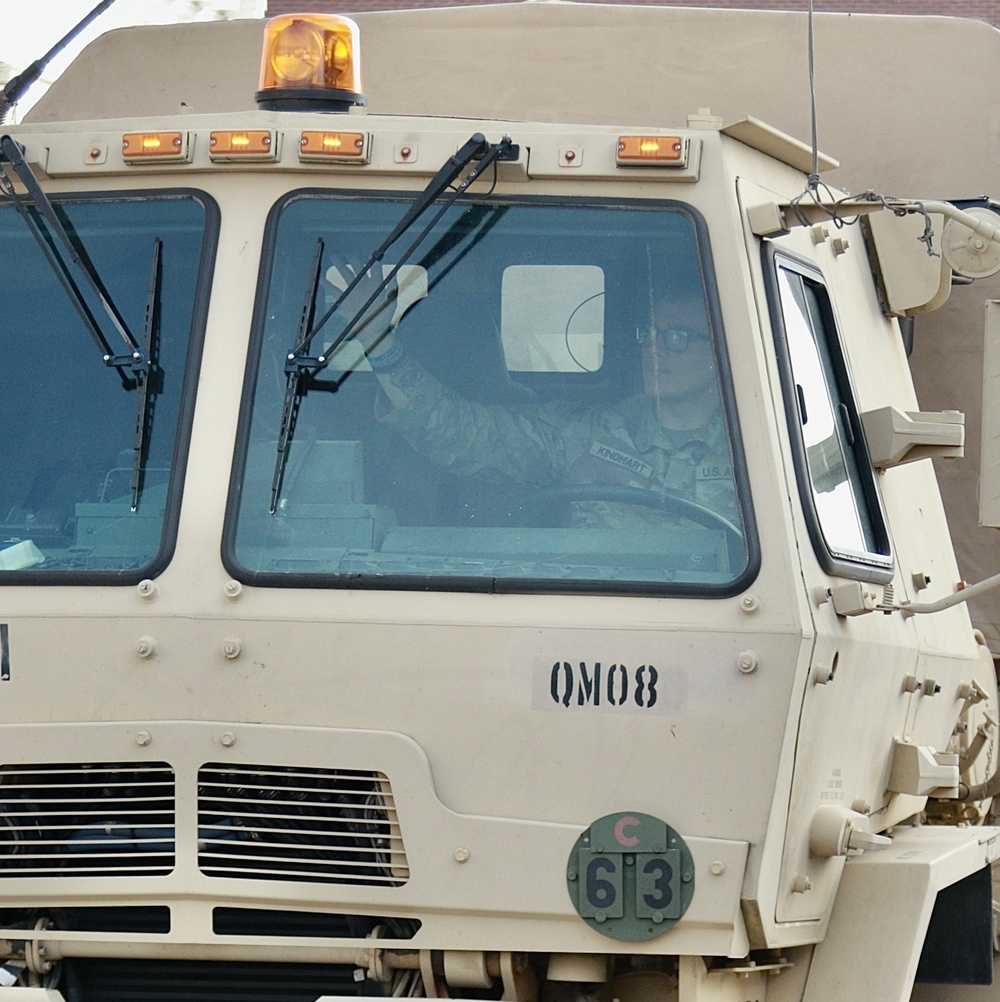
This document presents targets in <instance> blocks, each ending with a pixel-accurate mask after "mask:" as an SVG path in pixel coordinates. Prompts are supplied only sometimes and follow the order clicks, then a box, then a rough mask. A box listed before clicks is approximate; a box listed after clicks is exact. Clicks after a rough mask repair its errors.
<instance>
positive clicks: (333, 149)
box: [299, 132, 368, 164]
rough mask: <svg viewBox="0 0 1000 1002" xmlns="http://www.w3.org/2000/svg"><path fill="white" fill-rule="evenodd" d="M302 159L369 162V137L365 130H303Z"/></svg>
mask: <svg viewBox="0 0 1000 1002" xmlns="http://www.w3.org/2000/svg"><path fill="white" fill-rule="evenodd" d="M299 159H300V160H332V161H340V162H344V163H362V164H366V163H368V137H367V136H366V135H365V134H364V133H363V132H303V133H302V138H301V140H300V141H299Z"/></svg>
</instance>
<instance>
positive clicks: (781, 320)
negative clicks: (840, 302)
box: [774, 256, 892, 580]
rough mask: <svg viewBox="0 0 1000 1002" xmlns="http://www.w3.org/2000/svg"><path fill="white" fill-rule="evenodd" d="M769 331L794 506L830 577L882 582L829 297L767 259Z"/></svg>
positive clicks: (884, 558) (864, 456) (863, 460)
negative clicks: (772, 285)
mask: <svg viewBox="0 0 1000 1002" xmlns="http://www.w3.org/2000/svg"><path fill="white" fill-rule="evenodd" d="M774 268H775V279H776V285H777V297H776V298H777V303H776V309H775V313H776V314H777V315H776V317H775V321H776V323H775V330H776V335H777V337H778V349H779V354H780V355H782V356H783V362H784V372H783V380H784V390H785V407H786V410H787V413H788V421H789V429H790V432H791V436H792V443H793V446H794V447H795V448H796V461H797V462H796V465H797V471H796V472H797V475H798V479H799V489H800V493H801V496H802V502H803V505H804V506H805V509H806V513H807V516H808V517H809V520H810V532H811V533H812V536H813V543H814V545H815V547H816V550H817V555H818V556H819V558H820V561H821V563H822V564H823V565H824V567H825V569H826V570H827V571H828V572H829V573H831V574H843V575H847V576H850V577H856V578H863V579H869V580H888V579H889V578H890V577H891V574H892V549H891V545H890V542H889V537H888V532H887V530H886V526H885V519H884V516H883V514H882V507H881V503H880V500H879V496H878V491H877V489H876V485H875V475H874V471H873V470H872V467H871V463H870V461H869V459H868V453H867V448H866V446H865V441H864V436H863V433H862V431H861V421H860V418H859V415H858V410H857V407H856V404H855V401H854V394H853V391H852V389H851V383H850V377H849V373H848V369H847V364H846V360H845V357H844V354H843V350H842V348H841V344H840V339H839V337H838V334H837V326H836V321H835V319H834V313H833V306H832V303H831V301H830V294H829V292H828V290H827V288H826V286H825V285H824V283H823V281H822V278H821V276H820V275H819V274H818V273H816V272H813V271H812V270H811V269H809V268H807V267H806V266H804V265H801V264H799V263H797V262H794V261H792V260H789V259H786V258H783V257H781V256H776V257H775V259H774Z"/></svg>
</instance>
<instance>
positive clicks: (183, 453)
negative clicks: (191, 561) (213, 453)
mask: <svg viewBox="0 0 1000 1002" xmlns="http://www.w3.org/2000/svg"><path fill="white" fill-rule="evenodd" d="M49 197H50V199H51V201H52V203H53V204H54V205H56V206H59V205H60V204H64V203H72V202H158V201H166V200H180V199H186V200H188V199H189V200H193V201H195V202H196V203H198V204H199V205H200V206H201V208H202V211H203V212H204V230H203V233H202V238H201V254H200V259H199V262H198V275H199V278H198V282H197V284H196V286H195V290H194V298H193V301H192V304H191V324H190V331H189V336H188V344H187V355H186V358H185V367H184V378H183V381H182V383H181V387H180V390H179V393H178V405H177V426H176V434H175V439H174V447H173V452H172V455H171V466H170V480H169V483H168V487H167V497H166V503H165V506H164V512H163V522H162V526H161V532H160V546H159V548H158V549H157V551H156V554H155V555H154V556H153V558H152V560H150V561H149V562H148V563H145V564H143V565H142V566H140V567H136V568H125V569H120V570H87V569H83V570H72V569H71V570H66V569H61V570H46V569H44V568H29V569H24V570H4V571H0V587H4V586H10V585H18V586H20V585H29V586H31V587H47V586H64V585H77V586H99V585H134V584H138V583H139V582H140V581H143V580H145V579H147V578H155V577H158V576H159V575H160V574H162V573H163V571H164V570H166V568H167V567H168V566H169V564H170V562H171V560H172V559H173V556H174V553H175V551H176V548H177V538H178V527H179V523H180V513H181V502H182V499H183V496H184V485H185V482H186V477H187V464H188V456H189V454H190V446H191V434H192V427H193V422H194V413H195V404H196V397H197V392H198V386H199V383H200V380H201V365H202V357H203V354H204V345H205V333H206V327H207V321H208V309H209V304H210V302H211V297H212V286H213V283H214V278H215V262H216V257H217V254H218V246H219V232H220V229H221V212H220V209H219V205H218V202H216V200H215V199H214V198H213V197H212V196H211V195H210V194H209V193H208V192H206V191H203V190H201V189H200V188H186V187H185V188H150V189H138V190H136V189H125V190H104V191H74V192H60V193H58V194H52V195H50V196H49ZM10 211H11V212H13V211H14V209H13V207H11V209H10ZM53 281H54V282H55V281H56V280H55V277H54V276H53ZM60 294H64V293H60ZM79 334H80V337H81V338H85V337H87V336H88V335H87V332H86V330H84V329H83V327H82V326H81V328H80V331H79ZM99 361H100V360H99V358H97V356H96V349H95V363H94V364H95V365H97V364H98V363H99Z"/></svg>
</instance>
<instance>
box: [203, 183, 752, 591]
mask: <svg viewBox="0 0 1000 1002" xmlns="http://www.w3.org/2000/svg"><path fill="white" fill-rule="evenodd" d="M415 195H416V193H415V192H400V191H399V190H398V189H388V190H386V189H371V190H369V189H344V188H341V189H330V188H315V187H309V188H298V189H294V190H290V191H287V192H285V193H283V194H282V195H281V196H280V197H279V198H278V199H277V200H276V201H275V203H274V204H273V205H272V206H271V208H270V210H269V212H268V216H267V221H266V224H265V229H264V237H263V241H262V248H261V258H260V266H259V270H258V280H257V295H256V299H255V302H254V309H253V318H252V321H251V331H250V341H249V347H248V352H247V361H246V370H245V374H244V381H243V391H242V397H241V403H240V411H239V419H238V425H237V432H236V444H235V449H234V456H233V466H232V471H231V476H230V483H229V492H228V497H227V503H226V516H225V525H224V529H223V538H222V562H223V565H224V566H225V568H226V571H227V573H228V574H230V576H232V577H233V578H234V579H235V580H237V581H240V582H241V583H244V584H247V585H252V586H255V587H277V588H314V589H317V588H318V589H334V590H343V589H364V590H379V591H388V590H392V591H431V592H443V593H449V592H467V593H487V594H493V593H500V594H552V595H565V594H592V595H609V596H611V595H628V596H644V595H646V596H649V595H652V596H657V597H686V598H692V597H695V598H715V599H720V598H729V597H732V596H733V595H737V594H740V593H741V592H743V591H745V590H746V588H747V587H748V586H749V585H750V583H751V582H752V581H753V580H754V579H755V578H756V577H757V575H758V573H759V571H760V562H761V555H760V542H759V534H758V532H757V526H756V519H755V514H754V507H753V499H752V496H751V493H750V478H749V472H748V467H747V463H746V454H745V449H744V446H743V439H742V434H741V429H740V423H739V418H738V414H737V409H736V400H735V389H734V386H733V380H732V369H731V366H730V361H729V355H728V349H727V340H726V334H725V328H724V326H723V322H722V313H721V307H720V304H719V292H718V285H717V282H716V278H715V268H714V262H713V257H712V252H711V244H710V241H709V232H708V226H707V224H706V222H705V219H704V217H703V216H702V215H701V213H700V212H698V210H697V209H695V208H694V207H693V206H692V205H690V204H688V203H686V202H680V201H677V200H675V199H626V198H581V197H579V196H557V195H513V196H506V195H503V196H501V195H491V196H480V197H478V198H468V199H466V200H463V201H464V202H467V203H473V202H477V201H478V202H482V203H487V204H493V205H497V204H500V205H511V206H514V205H537V206H566V207H573V206H576V207H580V208H622V209H628V210H639V211H675V212H680V213H682V214H684V215H685V216H686V217H687V218H688V219H689V220H690V222H691V225H692V228H693V231H694V235H695V240H696V245H697V248H698V251H699V265H700V269H701V274H702V278H703V282H704V289H705V299H706V307H707V310H708V316H709V322H710V325H711V329H712V336H713V337H712V340H713V346H714V349H715V353H716V369H717V373H718V378H719V381H720V398H721V404H722V411H723V416H724V420H725V423H726V428H727V431H728V435H729V439H730V446H731V450H732V461H733V479H734V484H735V487H736V493H737V501H738V503H739V505H740V511H741V514H742V516H743V523H744V529H745V539H744V543H745V546H746V557H747V559H746V565H745V566H744V568H743V569H742V571H741V572H740V573H739V574H738V575H737V576H735V577H734V578H732V579H731V580H729V581H727V582H724V583H722V584H714V583H702V582H686V583H685V582H681V583H675V582H648V581H617V580H605V581H594V580H582V579H581V580H575V579H555V578H552V579H535V578H514V577H511V578H507V577H503V578H491V577H487V576H476V577H471V576H459V575H456V576H445V575H440V576H438V575H433V574H385V575H379V574H366V575H358V574H356V573H351V572H342V573H328V572H322V573H318V572H303V571H272V570H254V569H252V568H249V567H246V566H245V565H243V564H242V563H241V562H240V561H239V559H238V558H237V553H236V540H237V529H238V522H239V514H240V505H241V502H242V486H243V480H244V476H245V473H246V464H247V459H248V455H249V451H250V448H249V447H250V428H251V422H252V419H253V411H254V401H255V395H256V389H257V377H258V372H259V359H260V354H261V351H262V348H263V342H264V336H265V326H266V320H267V308H268V300H269V298H270V284H271V275H272V272H273V266H274V261H275V254H276V251H277V243H278V228H279V223H280V219H281V215H282V212H283V211H284V209H285V207H286V206H288V205H289V204H291V203H292V202H293V201H295V200H298V199H300V198H317V197H321V198H323V199H328V200H354V201H357V200H361V201H365V200H378V201H394V202H397V203H398V204H399V206H400V210H401V212H400V214H402V212H403V211H405V208H406V206H408V205H409V204H412V201H413V198H414V197H415ZM602 368H603V367H602ZM356 374H357V375H358V376H362V377H363V378H368V379H372V380H374V379H375V376H374V373H372V372H370V371H363V370H358V372H357V373H356ZM601 374H602V370H598V371H597V372H594V373H561V372H560V373H552V374H548V373H532V372H512V375H513V376H516V377H517V378H518V380H519V381H520V382H523V383H524V384H525V385H527V386H529V387H530V386H531V385H532V382H533V377H534V378H535V379H537V378H538V377H539V376H542V377H547V376H550V375H551V376H554V377H556V378H562V379H570V380H575V381H581V380H587V379H595V378H598V379H599V378H601Z"/></svg>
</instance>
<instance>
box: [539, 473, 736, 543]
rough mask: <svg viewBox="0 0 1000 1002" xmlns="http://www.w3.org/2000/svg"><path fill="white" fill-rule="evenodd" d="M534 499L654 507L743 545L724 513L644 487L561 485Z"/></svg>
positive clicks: (545, 489)
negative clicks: (722, 534) (609, 502)
mask: <svg viewBox="0 0 1000 1002" xmlns="http://www.w3.org/2000/svg"><path fill="white" fill-rule="evenodd" d="M533 500H534V501H536V502H545V501H555V502H557V503H560V504H569V503H571V502H573V501H615V502H618V503H619V504H635V505H642V506H643V507H645V508H656V509H658V510H659V511H664V512H670V513H671V514H673V515H679V516H681V517H682V518H686V519H689V520H690V521H692V522H695V523H697V524H698V525H703V526H705V528H707V529H721V530H722V531H723V532H724V533H725V534H726V537H727V538H728V539H729V540H731V541H732V542H735V543H737V544H739V545H740V546H741V547H742V545H743V533H742V532H741V531H740V530H739V528H738V527H737V526H735V525H733V523H732V522H730V521H729V519H728V518H726V517H725V516H723V515H720V514H719V513H718V512H715V511H712V509H711V508H706V507H705V506H704V505H700V504H698V503H697V502H696V501H689V500H688V499H687V498H682V497H679V496H678V495H676V494H663V493H660V492H659V491H648V490H646V489H645V488H643V487H630V486H629V485H627V484H560V485H559V486H557V487H543V488H541V489H540V490H538V491H537V492H536V493H535V495H534V498H533Z"/></svg>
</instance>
